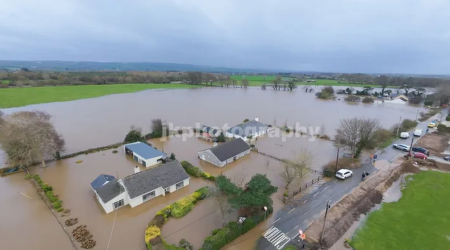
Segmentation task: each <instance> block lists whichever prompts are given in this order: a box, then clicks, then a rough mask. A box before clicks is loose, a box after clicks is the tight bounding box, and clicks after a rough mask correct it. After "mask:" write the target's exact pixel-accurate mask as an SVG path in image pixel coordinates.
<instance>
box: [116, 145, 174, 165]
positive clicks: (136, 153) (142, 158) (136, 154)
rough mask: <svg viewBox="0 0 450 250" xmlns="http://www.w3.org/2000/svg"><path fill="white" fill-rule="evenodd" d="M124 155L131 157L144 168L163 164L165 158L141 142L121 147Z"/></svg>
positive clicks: (162, 154)
mask: <svg viewBox="0 0 450 250" xmlns="http://www.w3.org/2000/svg"><path fill="white" fill-rule="evenodd" d="M123 149H124V151H125V153H126V154H129V155H133V159H134V160H135V161H137V162H138V163H139V164H142V166H144V167H151V166H154V165H156V164H158V163H163V162H164V160H165V159H166V158H167V156H166V155H165V154H164V153H163V152H161V151H159V150H157V149H155V148H153V147H151V146H150V145H148V144H146V143H143V142H134V143H130V144H126V145H124V146H123Z"/></svg>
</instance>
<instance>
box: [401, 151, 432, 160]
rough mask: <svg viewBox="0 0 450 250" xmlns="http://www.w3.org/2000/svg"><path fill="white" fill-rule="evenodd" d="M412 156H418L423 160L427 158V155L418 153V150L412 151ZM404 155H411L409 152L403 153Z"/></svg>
mask: <svg viewBox="0 0 450 250" xmlns="http://www.w3.org/2000/svg"><path fill="white" fill-rule="evenodd" d="M412 156H413V157H414V158H418V159H424V160H426V159H428V156H427V155H426V154H422V153H420V152H412ZM405 157H406V158H408V157H411V154H410V153H407V154H406V155H405Z"/></svg>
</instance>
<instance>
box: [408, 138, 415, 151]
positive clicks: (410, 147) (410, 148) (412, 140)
mask: <svg viewBox="0 0 450 250" xmlns="http://www.w3.org/2000/svg"><path fill="white" fill-rule="evenodd" d="M413 142H414V134H413V136H412V139H411V145H410V146H409V154H411V150H412V146H413Z"/></svg>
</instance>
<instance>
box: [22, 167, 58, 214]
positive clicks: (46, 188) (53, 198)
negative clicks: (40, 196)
mask: <svg viewBox="0 0 450 250" xmlns="http://www.w3.org/2000/svg"><path fill="white" fill-rule="evenodd" d="M25 179H27V180H30V179H33V180H34V181H35V182H36V183H37V185H38V186H39V188H41V190H42V191H43V192H44V193H45V196H46V197H47V199H48V201H49V203H50V204H51V206H52V207H53V209H55V210H56V211H58V212H62V211H63V210H64V208H63V207H62V200H60V199H59V197H58V196H57V195H55V194H54V193H53V187H52V186H50V185H48V184H47V183H44V182H43V181H42V179H41V177H40V176H39V175H37V174H27V175H26V177H25Z"/></svg>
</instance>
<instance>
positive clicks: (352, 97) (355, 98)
mask: <svg viewBox="0 0 450 250" xmlns="http://www.w3.org/2000/svg"><path fill="white" fill-rule="evenodd" d="M344 100H345V101H347V102H359V101H361V97H359V96H355V95H349V96H347V97H345V99H344Z"/></svg>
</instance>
